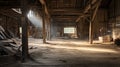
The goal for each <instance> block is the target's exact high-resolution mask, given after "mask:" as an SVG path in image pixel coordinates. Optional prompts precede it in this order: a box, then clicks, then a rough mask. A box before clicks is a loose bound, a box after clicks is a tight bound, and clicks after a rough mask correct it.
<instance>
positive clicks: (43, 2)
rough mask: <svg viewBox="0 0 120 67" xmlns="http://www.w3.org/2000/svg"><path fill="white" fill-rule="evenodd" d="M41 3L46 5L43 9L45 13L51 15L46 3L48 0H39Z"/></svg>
mask: <svg viewBox="0 0 120 67" xmlns="http://www.w3.org/2000/svg"><path fill="white" fill-rule="evenodd" d="M39 1H40V3H41V4H42V6H43V7H44V8H43V9H44V10H45V14H46V15H47V16H48V17H50V14H49V12H48V8H47V5H46V2H45V1H44V0H39Z"/></svg>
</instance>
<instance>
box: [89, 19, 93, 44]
mask: <svg viewBox="0 0 120 67" xmlns="http://www.w3.org/2000/svg"><path fill="white" fill-rule="evenodd" d="M89 43H90V44H92V43H93V22H92V21H90V26H89Z"/></svg>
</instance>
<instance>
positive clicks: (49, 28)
mask: <svg viewBox="0 0 120 67" xmlns="http://www.w3.org/2000/svg"><path fill="white" fill-rule="evenodd" d="M50 30H51V24H50V18H48V40H51V36H50V35H51V34H50Z"/></svg>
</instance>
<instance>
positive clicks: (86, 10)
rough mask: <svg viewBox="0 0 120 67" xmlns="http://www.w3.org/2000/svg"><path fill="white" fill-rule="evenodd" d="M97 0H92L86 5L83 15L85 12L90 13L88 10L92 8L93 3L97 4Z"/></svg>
mask: <svg viewBox="0 0 120 67" xmlns="http://www.w3.org/2000/svg"><path fill="white" fill-rule="evenodd" d="M96 1H97V0H92V1H91V2H90V3H88V5H87V6H86V7H85V9H84V12H83V16H84V14H86V13H88V11H89V10H90V9H91V7H92V6H91V5H93V4H95V3H96ZM88 2H89V1H88ZM81 18H82V17H81V16H79V17H78V18H77V19H76V22H78V21H79V20H80V19H81Z"/></svg>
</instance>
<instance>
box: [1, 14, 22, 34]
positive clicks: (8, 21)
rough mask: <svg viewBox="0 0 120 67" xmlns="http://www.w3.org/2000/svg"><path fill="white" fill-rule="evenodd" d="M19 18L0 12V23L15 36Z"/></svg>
mask: <svg viewBox="0 0 120 67" xmlns="http://www.w3.org/2000/svg"><path fill="white" fill-rule="evenodd" d="M19 22H20V21H19V20H17V19H13V18H10V17H7V16H5V15H2V14H0V25H1V26H2V27H3V28H4V29H7V30H10V31H11V32H12V33H14V35H15V36H18V34H19Z"/></svg>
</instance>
